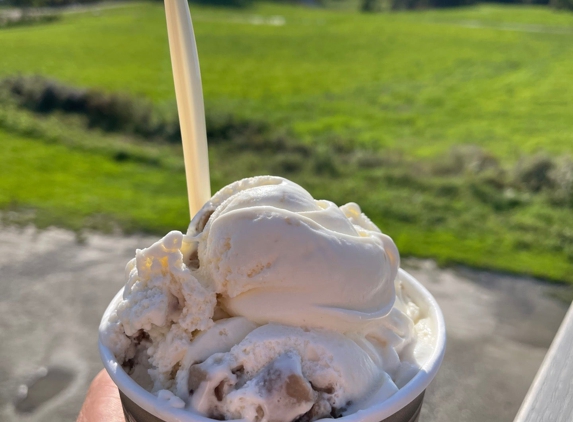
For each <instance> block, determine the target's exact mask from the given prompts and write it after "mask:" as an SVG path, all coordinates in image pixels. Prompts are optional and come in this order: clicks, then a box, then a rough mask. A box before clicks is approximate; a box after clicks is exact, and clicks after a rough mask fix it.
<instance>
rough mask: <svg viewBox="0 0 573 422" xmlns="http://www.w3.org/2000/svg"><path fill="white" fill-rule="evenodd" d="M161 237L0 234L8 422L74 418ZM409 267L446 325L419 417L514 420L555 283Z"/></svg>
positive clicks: (3, 391) (545, 330)
mask: <svg viewBox="0 0 573 422" xmlns="http://www.w3.org/2000/svg"><path fill="white" fill-rule="evenodd" d="M154 240H155V239H154V238H150V237H142V236H133V237H113V236H102V235H91V236H88V238H87V241H86V242H85V243H83V244H79V243H78V242H77V241H76V237H75V235H74V234H73V233H69V232H66V231H63V230H56V229H54V230H48V231H44V232H38V231H36V230H35V229H33V228H28V229H25V230H17V229H4V230H2V231H0V291H1V292H2V294H1V295H0V338H2V340H3V341H2V343H1V346H0V420H1V421H5V422H12V421H24V422H27V421H54V422H57V421H74V420H75V418H76V415H77V413H78V411H79V408H80V406H81V403H82V401H83V397H84V395H85V392H86V390H87V387H88V385H89V382H90V380H91V378H92V377H93V376H94V375H95V374H96V373H97V372H98V370H99V369H100V368H101V364H100V363H99V356H98V353H97V347H96V345H97V327H98V324H99V319H100V317H101V314H102V312H103V310H104V309H105V307H106V305H107V303H108V302H109V300H110V299H111V298H112V297H113V295H114V294H115V293H116V292H117V290H119V288H120V286H121V285H122V282H123V268H124V266H125V263H126V262H127V261H128V260H129V259H130V258H131V257H132V256H133V253H134V250H135V248H137V247H145V246H147V245H149V244H151V243H152V242H153V241H154ZM404 267H405V268H406V269H407V270H408V271H410V272H411V273H412V274H413V275H414V276H416V277H417V278H418V279H420V280H421V281H422V282H423V283H424V285H426V286H427V287H428V288H429V290H430V291H431V292H432V293H433V294H434V295H435V296H436V298H437V299H438V302H439V303H440V304H441V306H442V308H443V311H444V314H445V318H446V324H447V328H448V349H447V352H446V357H445V360H444V364H443V367H442V370H441V371H440V373H439V374H438V376H437V379H436V380H435V381H434V383H433V384H432V385H431V386H430V388H429V389H428V392H427V396H426V402H425V405H424V409H423V413H422V417H421V419H420V420H421V421H423V422H438V421H440V422H448V421H452V422H454V421H455V422H465V421H468V422H478V421H480V422H481V421H502V422H503V421H507V422H510V421H512V420H513V418H514V416H515V414H516V413H517V410H518V408H519V405H520V403H521V401H522V400H523V397H524V396H525V393H526V392H527V389H528V387H529V385H530V383H531V381H532V380H533V377H534V375H535V373H536V371H537V368H538V367H539V365H540V363H541V360H542V359H543V356H544V355H545V352H546V350H547V348H548V346H549V344H550V342H551V340H552V338H553V335H554V334H555V332H556V330H557V328H558V326H559V324H560V322H561V320H562V318H563V316H564V314H565V312H566V309H567V306H566V305H565V304H564V303H562V302H559V301H557V300H555V299H552V297H551V296H552V293H554V292H555V291H556V289H557V290H558V289H559V288H556V287H554V286H550V285H546V284H543V283H539V282H536V281H534V280H529V279H520V278H517V277H511V276H505V275H498V274H493V273H488V272H478V271H472V270H467V269H446V270H441V269H439V268H437V267H436V266H435V264H434V263H433V262H432V261H426V260H424V261H422V260H407V261H406V262H405V263H404ZM36 379H40V381H38V382H37V383H36V384H35V387H34V388H32V389H30V391H29V392H28V398H27V399H25V400H22V398H23V397H26V394H25V393H26V385H27V384H30V385H32V384H33V381H34V380H36ZM19 397H20V399H18V398H19Z"/></svg>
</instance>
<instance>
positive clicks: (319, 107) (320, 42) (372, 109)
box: [0, 4, 573, 160]
mask: <svg viewBox="0 0 573 422" xmlns="http://www.w3.org/2000/svg"><path fill="white" fill-rule="evenodd" d="M192 9H193V10H192V13H193V17H194V20H195V30H196V34H197V40H198V48H199V53H200V56H201V66H202V76H203V83H204V92H205V98H206V101H207V103H208V104H209V105H210V106H212V107H213V108H214V109H217V110H219V109H229V110H232V111H233V112H234V113H240V114H242V115H243V116H245V117H248V118H253V119H258V120H261V119H263V120H265V121H268V122H269V123H270V124H272V125H273V126H274V127H281V128H285V129H286V130H289V131H292V132H293V133H294V134H295V136H296V137H298V138H301V139H303V140H305V141H306V142H322V141H324V139H326V138H328V137H331V136H337V137H341V138H348V139H352V140H353V141H355V142H357V143H359V144H360V145H367V146H370V147H380V148H391V149H394V150H402V151H404V152H405V153H407V154H409V155H414V156H419V157H429V156H437V155H440V154H443V153H444V152H446V151H447V150H448V149H449V148H450V147H451V146H452V145H455V144H458V143H472V144H477V145H480V146H482V147H484V148H486V149H487V150H488V151H490V152H491V153H493V154H494V155H496V156H498V157H501V158H503V159H505V160H516V159H517V158H518V157H519V155H520V154H522V153H532V152H534V151H537V150H539V149H543V150H546V151H548V152H550V153H553V154H559V153H562V152H563V151H570V150H571V144H572V142H573V131H571V129H570V125H569V122H570V116H569V113H568V109H569V107H568V104H570V98H572V97H573V85H572V84H570V83H569V81H570V80H571V79H572V78H573V14H570V13H558V12H555V11H552V10H550V9H548V8H541V7H514V6H491V5H487V6H476V7H470V8H460V9H455V10H447V11H427V12H408V13H392V14H374V15H363V14H359V13H341V12H337V11H330V10H320V9H308V8H303V7H289V6H280V5H272V4H261V5H258V6H256V7H254V8H252V9H246V10H229V9H211V8H205V7H200V6H196V5H195V6H192ZM254 16H258V17H259V20H258V22H267V23H268V22H271V20H270V19H271V17H272V16H282V17H283V18H284V21H285V25H282V26H273V25H268V24H267V25H265V24H262V25H253V24H249V22H251V21H252V20H253V17H254ZM468 24H471V25H474V26H476V25H478V26H479V25H483V26H484V27H479V28H474V27H468ZM500 25H501V26H500ZM503 25H505V27H504V26H503ZM508 25H509V29H512V28H513V29H512V30H507V29H508V28H507V26H508ZM515 25H521V26H518V27H516V28H514V27H515ZM524 25H525V26H524ZM528 25H529V26H528ZM531 25H533V30H535V31H553V30H555V29H559V30H562V31H564V32H563V33H545V32H528V31H530V30H531V29H532V28H531V27H530V26H531ZM0 44H1V45H2V46H3V52H2V67H1V68H0V74H3V75H10V74H14V73H17V72H23V73H41V74H44V75H48V76H53V77H55V78H58V79H61V80H63V81H67V82H69V83H72V84H75V85H80V86H91V87H101V88H104V89H107V90H110V91H129V92H131V93H135V94H138V95H143V96H146V97H148V98H151V99H152V100H154V101H155V102H156V103H158V104H164V103H171V102H172V101H173V97H174V95H173V85H172V76H171V68H170V63H169V51H168V46H167V38H166V29H165V18H164V13H163V9H162V7H161V5H160V4H133V5H128V6H126V7H125V8H120V9H113V10H104V11H102V12H101V13H100V14H99V15H98V16H96V17H94V16H91V15H90V14H83V15H73V16H65V17H64V18H63V20H62V22H59V23H57V24H51V25H45V26H37V27H34V28H26V29H10V30H2V31H0Z"/></svg>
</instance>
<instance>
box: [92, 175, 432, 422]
mask: <svg viewBox="0 0 573 422" xmlns="http://www.w3.org/2000/svg"><path fill="white" fill-rule="evenodd" d="M399 263H400V259H399V254H398V250H397V249H396V246H395V245H394V242H393V241H392V240H391V239H390V238H389V237H388V236H386V235H384V234H382V233H381V232H380V230H379V229H378V228H377V227H376V226H375V225H374V224H373V223H372V222H371V221H370V220H369V219H368V218H367V217H366V216H365V215H364V214H363V213H362V212H361V210H360V208H359V206H358V205H356V204H354V203H350V204H346V205H344V206H342V207H337V206H336V205H335V204H333V203H332V202H329V201H324V200H315V199H313V198H312V196H311V195H310V194H309V193H308V192H307V191H306V190H304V189H303V188H302V187H300V186H299V185H297V184H295V183H293V182H290V181H288V180H286V179H283V178H280V177H272V176H261V177H254V178H249V179H243V180H240V181H238V182H235V183H233V184H231V185H229V186H227V187H225V188H223V189H222V190H220V191H219V192H217V193H216V194H215V195H214V196H213V197H212V198H211V200H210V201H209V202H207V203H206V204H205V205H204V207H203V208H202V209H201V210H200V211H199V212H198V213H197V215H196V216H195V217H194V218H193V220H192V221H191V224H190V226H189V229H188V232H187V233H186V234H183V233H181V232H177V231H172V232H170V233H168V234H167V235H166V236H165V237H164V238H163V239H161V240H159V241H158V242H157V243H155V244H153V245H152V246H150V247H149V248H147V249H143V250H137V251H136V256H135V258H134V259H133V260H131V261H130V262H129V263H128V264H127V267H126V279H127V282H126V284H125V287H124V290H123V297H120V298H119V299H118V300H117V303H116V304H115V308H114V311H113V312H112V313H111V315H110V316H109V318H108V319H107V320H105V321H104V322H102V327H101V328H100V332H101V333H102V334H101V337H102V342H103V343H104V344H105V345H106V346H107V347H108V348H110V350H111V351H112V352H113V353H114V355H115V356H116V358H117V360H118V361H119V362H120V363H121V364H122V366H123V368H124V369H125V370H126V371H127V372H128V374H130V375H131V377H132V378H133V379H134V380H136V381H137V382H138V383H139V384H140V385H141V386H142V387H144V388H146V389H147V390H149V391H151V392H152V393H154V394H156V395H157V396H158V398H159V399H163V400H168V401H169V403H170V404H171V405H172V406H174V407H180V408H186V409H188V410H189V411H191V412H196V413H200V414H202V415H205V416H208V417H211V418H214V419H221V420H223V419H246V420H248V421H253V422H282V421H284V422H290V421H294V420H297V421H313V420H316V419H320V418H326V417H339V416H343V415H345V414H348V413H351V412H355V411H356V410H359V409H361V408H364V407H365V406H368V405H370V404H371V403H374V402H380V401H383V400H384V399H386V398H387V397H390V396H391V395H392V394H394V393H395V392H396V391H398V389H399V388H401V387H402V386H404V385H405V384H406V383H407V382H408V381H409V380H410V379H411V378H412V377H413V376H414V375H415V374H416V373H417V372H418V370H419V368H420V365H421V363H422V362H423V360H424V359H425V356H427V355H428V353H429V349H430V348H431V347H430V345H429V344H430V343H431V341H430V340H429V339H431V338H432V336H433V333H432V330H431V327H430V324H428V321H427V318H426V317H425V315H424V312H423V310H420V309H419V308H418V306H417V305H416V304H415V303H413V301H412V300H410V299H409V297H408V295H407V292H406V291H405V290H404V289H403V287H402V284H401V281H400V279H399V277H397V273H398V267H399Z"/></svg>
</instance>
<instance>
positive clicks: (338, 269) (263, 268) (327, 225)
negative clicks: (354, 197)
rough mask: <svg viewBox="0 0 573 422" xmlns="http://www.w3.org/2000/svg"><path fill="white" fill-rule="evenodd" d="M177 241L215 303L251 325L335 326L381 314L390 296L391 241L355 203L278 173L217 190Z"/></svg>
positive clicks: (394, 265) (394, 255)
mask: <svg viewBox="0 0 573 422" xmlns="http://www.w3.org/2000/svg"><path fill="white" fill-rule="evenodd" d="M202 226H204V227H202ZM186 240H187V241H190V242H193V243H194V244H195V245H196V246H195V247H196V248H197V257H198V265H199V272H200V273H201V274H202V275H203V277H202V278H203V279H206V280H209V281H210V283H211V284H212V285H213V286H214V289H215V290H216V291H217V292H218V293H221V294H222V298H221V305H222V306H223V308H224V309H225V310H226V311H227V312H228V313H229V314H231V315H240V316H244V317H246V318H248V319H249V320H251V321H253V322H255V323H257V324H264V323H268V322H276V323H281V324H287V325H297V326H298V325H300V326H307V327H321V328H330V329H334V330H337V331H342V332H344V331H347V330H351V329H352V330H355V329H357V328H359V327H360V326H363V325H364V324H365V322H367V321H372V320H376V319H380V318H383V317H384V316H386V315H387V314H388V312H390V309H391V308H392V305H393V303H394V298H395V292H394V284H393V281H394V278H395V277H396V273H397V271H398V266H399V255H398V251H397V249H396V246H395V245H394V242H393V241H392V240H391V239H390V238H389V237H388V236H386V235H384V234H382V233H381V232H380V230H379V229H378V228H377V227H376V226H375V225H374V224H372V223H371V222H370V221H369V220H368V219H367V218H366V217H365V216H364V215H363V214H362V213H361V211H360V208H359V207H358V205H356V204H352V203H351V204H347V205H345V206H343V207H341V208H339V207H337V206H336V205H335V204H334V203H332V202H329V201H324V200H321V201H317V200H315V199H314V198H312V196H311V195H310V194H309V193H308V192H307V191H306V190H304V189H303V188H301V187H300V186H298V185H297V184H295V183H292V182H290V181H288V180H286V179H282V178H279V177H270V176H263V177H257V178H252V179H245V180H241V181H239V182H236V183H234V184H232V185H230V186H229V187H227V188H225V189H224V190H222V191H221V192H219V193H218V194H216V195H215V196H214V197H213V199H212V200H211V201H210V202H209V203H207V204H206V205H205V206H204V207H203V209H202V210H201V211H199V213H198V214H197V216H196V217H195V218H194V219H193V221H192V222H191V225H190V229H189V232H188V236H187V239H186Z"/></svg>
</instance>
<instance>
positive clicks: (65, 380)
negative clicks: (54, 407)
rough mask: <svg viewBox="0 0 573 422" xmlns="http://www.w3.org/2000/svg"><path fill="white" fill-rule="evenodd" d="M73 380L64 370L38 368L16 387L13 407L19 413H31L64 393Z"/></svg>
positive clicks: (72, 374)
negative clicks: (16, 391) (28, 378)
mask: <svg viewBox="0 0 573 422" xmlns="http://www.w3.org/2000/svg"><path fill="white" fill-rule="evenodd" d="M73 380H74V373H73V372H72V371H71V370H69V369H66V368H62V367H57V366H55V367H51V368H40V369H39V370H38V371H37V372H36V373H35V374H34V375H33V376H32V377H31V379H30V380H29V382H27V383H26V384H22V385H20V387H18V393H17V396H16V399H15V400H14V406H15V408H16V410H17V411H18V412H20V413H32V412H33V411H35V410H36V409H37V408H38V407H40V406H41V405H42V404H44V403H46V402H47V401H49V400H51V399H53V398H54V397H56V396H57V395H58V394H60V393H61V392H62V391H64V390H65V389H66V388H67V387H68V386H69V385H70V384H71V383H72V381H73Z"/></svg>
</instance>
